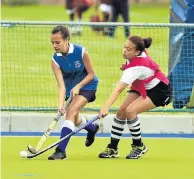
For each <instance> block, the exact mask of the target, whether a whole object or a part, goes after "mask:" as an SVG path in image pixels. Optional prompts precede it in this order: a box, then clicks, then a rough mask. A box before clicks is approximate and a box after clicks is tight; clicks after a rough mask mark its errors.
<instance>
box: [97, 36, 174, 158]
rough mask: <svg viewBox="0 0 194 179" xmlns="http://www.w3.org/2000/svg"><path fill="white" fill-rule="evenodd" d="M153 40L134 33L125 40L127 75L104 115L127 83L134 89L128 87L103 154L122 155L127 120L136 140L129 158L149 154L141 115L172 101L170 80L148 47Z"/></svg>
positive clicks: (105, 105)
mask: <svg viewBox="0 0 194 179" xmlns="http://www.w3.org/2000/svg"><path fill="white" fill-rule="evenodd" d="M151 43H152V39H151V38H146V39H142V38H141V37H139V36H131V37H129V38H128V40H127V41H126V43H125V46H124V48H123V57H124V58H125V59H126V64H124V65H122V67H121V69H122V70H123V75H122V77H121V79H120V81H119V82H118V84H117V85H116V88H115V89H114V90H113V92H112V94H111V96H110V97H109V99H108V100H107V101H106V102H105V104H104V106H103V107H102V108H101V110H100V112H99V114H100V117H102V118H103V117H105V116H106V115H107V114H108V110H109V108H110V107H111V105H113V103H114V102H115V101H116V100H117V98H118V97H119V95H120V93H121V92H123V90H124V89H125V88H126V87H130V88H131V90H130V91H128V94H127V96H126V98H125V99H124V101H123V102H122V104H121V105H120V108H119V110H118V111H117V114H116V116H115V118H114V120H113V124H112V129H111V141H110V144H108V146H107V148H106V150H105V151H103V152H101V153H100V154H99V158H112V157H119V154H118V148H117V146H118V143H119V141H120V137H121V135H122V132H123V130H124V125H125V124H126V123H127V125H128V128H129V131H130V133H131V136H132V141H133V142H132V144H131V146H132V150H131V152H130V153H129V154H128V155H127V156H126V159H138V158H139V157H141V156H142V155H143V154H145V153H146V152H147V150H148V149H147V147H146V146H145V145H144V144H143V142H142V139H141V130H140V122H139V119H138V117H137V115H138V114H140V113H142V112H146V111H148V110H150V109H153V108H156V107H158V106H165V105H167V104H169V102H170V98H171V95H170V94H171V93H170V88H169V81H168V79H167V77H166V76H165V75H164V74H163V73H162V72H161V70H160V68H159V66H158V64H156V63H155V62H154V61H153V60H152V59H151V57H149V56H148V54H147V52H146V51H145V48H149V47H150V45H151Z"/></svg>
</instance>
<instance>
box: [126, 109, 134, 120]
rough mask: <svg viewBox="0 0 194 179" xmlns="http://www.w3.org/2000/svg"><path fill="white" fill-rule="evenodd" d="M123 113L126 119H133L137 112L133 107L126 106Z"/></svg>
mask: <svg viewBox="0 0 194 179" xmlns="http://www.w3.org/2000/svg"><path fill="white" fill-rule="evenodd" d="M125 114H126V118H127V119H134V118H135V117H136V116H137V113H136V111H135V110H134V109H133V108H127V109H126V112H125Z"/></svg>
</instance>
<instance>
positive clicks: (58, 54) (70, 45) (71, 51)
mask: <svg viewBox="0 0 194 179" xmlns="http://www.w3.org/2000/svg"><path fill="white" fill-rule="evenodd" d="M73 51H74V45H73V44H71V43H69V51H68V53H67V54H69V53H73ZM56 54H57V56H58V57H59V56H63V54H62V53H56Z"/></svg>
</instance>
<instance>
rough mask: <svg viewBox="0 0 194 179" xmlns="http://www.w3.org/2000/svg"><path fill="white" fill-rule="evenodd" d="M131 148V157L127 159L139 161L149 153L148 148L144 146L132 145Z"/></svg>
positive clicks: (128, 156)
mask: <svg viewBox="0 0 194 179" xmlns="http://www.w3.org/2000/svg"><path fill="white" fill-rule="evenodd" d="M131 147H132V150H131V152H130V153H129V155H127V156H126V159H138V158H140V157H141V156H142V155H143V154H145V153H146V152H147V151H148V148H147V147H146V146H145V145H144V144H143V145H142V146H135V145H134V144H131Z"/></svg>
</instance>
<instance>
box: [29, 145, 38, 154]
mask: <svg viewBox="0 0 194 179" xmlns="http://www.w3.org/2000/svg"><path fill="white" fill-rule="evenodd" d="M27 148H28V151H29V152H30V153H32V154H36V153H37V152H38V151H36V150H35V149H34V148H33V147H32V146H31V145H27Z"/></svg>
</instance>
